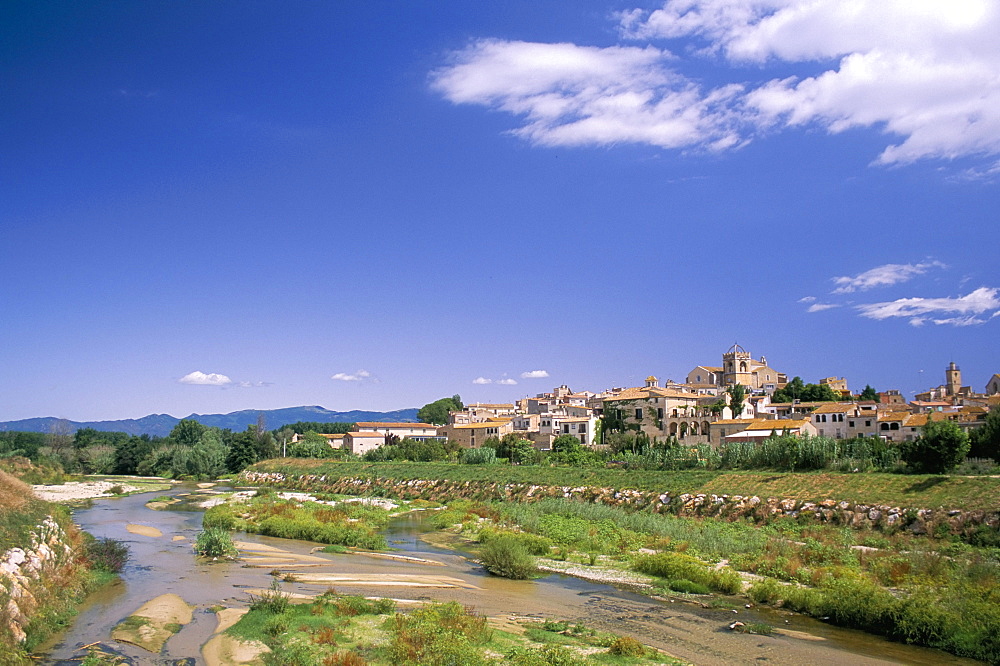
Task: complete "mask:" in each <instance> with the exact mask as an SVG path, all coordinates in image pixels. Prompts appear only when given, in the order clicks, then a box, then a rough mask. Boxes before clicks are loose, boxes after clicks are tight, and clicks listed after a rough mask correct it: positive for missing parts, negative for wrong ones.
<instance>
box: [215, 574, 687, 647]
mask: <svg viewBox="0 0 1000 666" xmlns="http://www.w3.org/2000/svg"><path fill="white" fill-rule="evenodd" d="M227 631H228V633H229V634H230V635H232V636H235V637H237V638H240V639H243V640H255V641H260V642H262V643H264V644H266V645H267V646H268V647H270V648H271V652H269V653H265V654H264V655H263V660H264V663H265V664H267V665H274V666H278V665H280V666H317V665H320V664H321V665H323V666H365V665H366V664H371V665H372V666H378V665H391V664H424V665H426V666H446V665H451V664H462V665H463V666H486V665H488V664H501V663H502V664H510V665H513V666H585V665H587V664H612V665H614V664H621V665H623V666H624V665H626V664H636V665H638V664H668V665H680V664H682V663H683V662H680V661H677V660H676V659H673V658H671V657H669V656H667V655H664V654H661V653H659V652H657V651H656V650H653V649H651V648H647V647H646V646H644V645H642V644H641V643H639V642H638V641H636V640H635V639H632V638H628V637H623V636H618V635H616V634H611V633H603V632H597V631H593V630H591V629H588V628H587V627H584V626H582V625H572V626H571V625H570V624H568V623H565V622H559V621H552V620H550V621H547V622H538V621H530V622H524V623H522V624H520V625H514V626H508V627H505V628H504V629H499V628H495V627H492V626H490V623H489V622H488V620H487V618H486V617H484V616H481V615H479V614H477V613H476V612H475V611H474V609H471V608H468V607H463V606H462V605H460V604H458V603H456V602H449V603H429V604H427V605H424V606H422V607H420V608H417V609H415V610H412V611H410V612H407V613H400V612H396V608H395V602H394V601H393V600H391V599H375V600H371V599H366V598H364V597H357V596H347V595H340V594H337V592H336V591H335V590H333V589H330V590H328V591H327V592H325V593H324V594H321V595H319V596H318V597H317V598H315V599H314V600H312V601H310V602H308V603H301V604H292V603H290V600H289V598H288V595H286V594H284V593H283V592H282V591H281V589H280V585H279V584H278V583H277V581H275V583H274V585H272V587H271V589H270V590H269V591H267V592H265V593H264V594H262V595H261V596H260V597H259V598H256V599H255V600H254V602H253V603H252V604H251V608H250V611H249V612H248V613H247V614H246V615H244V616H243V617H242V618H241V619H240V620H239V622H237V623H236V624H235V625H233V626H232V627H231V628H230V629H228V630H227Z"/></svg>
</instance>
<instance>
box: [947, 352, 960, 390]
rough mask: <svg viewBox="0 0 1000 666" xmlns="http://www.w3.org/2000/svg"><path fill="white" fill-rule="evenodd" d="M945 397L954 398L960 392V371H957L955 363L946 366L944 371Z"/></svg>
mask: <svg viewBox="0 0 1000 666" xmlns="http://www.w3.org/2000/svg"><path fill="white" fill-rule="evenodd" d="M944 384H945V395H948V396H956V395H958V394H959V392H961V390H962V371H961V370H959V369H958V366H957V365H955V362H954V361H952V362H951V363H949V364H948V369H947V370H945V371H944Z"/></svg>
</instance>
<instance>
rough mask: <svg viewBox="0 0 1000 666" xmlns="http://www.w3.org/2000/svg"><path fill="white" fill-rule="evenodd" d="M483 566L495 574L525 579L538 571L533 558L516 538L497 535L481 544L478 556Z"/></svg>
mask: <svg viewBox="0 0 1000 666" xmlns="http://www.w3.org/2000/svg"><path fill="white" fill-rule="evenodd" d="M479 560H480V562H481V563H482V565H483V567H485V568H486V570H487V571H489V572H490V573H491V574H493V575H495V576H502V577H503V578H513V579H515V580H525V579H528V578H532V577H534V576H535V575H537V573H538V567H537V566H536V565H535V558H534V557H533V556H532V555H531V554H530V553H529V552H528V549H527V548H526V547H525V545H524V543H522V542H521V541H520V540H519V539H518V538H516V537H514V536H513V535H498V536H496V537H494V538H492V539H490V540H489V542H488V543H487V544H486V545H485V546H483V550H482V552H481V553H480V557H479Z"/></svg>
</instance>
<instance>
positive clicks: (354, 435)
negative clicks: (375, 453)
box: [344, 432, 385, 456]
mask: <svg viewBox="0 0 1000 666" xmlns="http://www.w3.org/2000/svg"><path fill="white" fill-rule="evenodd" d="M383 444H385V435H384V434H383V433H380V432H349V433H347V434H345V435H344V449H346V450H347V451H348V452H349V453H353V454H354V455H356V456H363V455H364V454H366V453H368V452H369V451H371V450H372V449H377V448H378V447H380V446H382V445H383Z"/></svg>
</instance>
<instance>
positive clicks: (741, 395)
mask: <svg viewBox="0 0 1000 666" xmlns="http://www.w3.org/2000/svg"><path fill="white" fill-rule="evenodd" d="M726 392H727V393H728V394H729V408H730V409H731V410H732V411H733V418H734V419H738V418H740V415H741V414H743V403H744V400H746V397H747V390H746V387H745V386H743V385H742V384H733V385H732V386H730V387H729V388H728V389H726ZM681 425H682V426H684V425H687V424H685V423H682V424H681Z"/></svg>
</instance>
